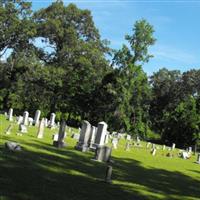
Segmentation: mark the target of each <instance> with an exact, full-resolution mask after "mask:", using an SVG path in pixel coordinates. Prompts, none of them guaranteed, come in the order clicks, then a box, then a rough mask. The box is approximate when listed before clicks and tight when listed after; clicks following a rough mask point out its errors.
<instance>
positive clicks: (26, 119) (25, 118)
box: [22, 111, 29, 126]
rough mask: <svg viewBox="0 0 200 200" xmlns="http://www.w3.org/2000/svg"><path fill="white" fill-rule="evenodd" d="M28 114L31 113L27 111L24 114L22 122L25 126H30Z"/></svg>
mask: <svg viewBox="0 0 200 200" xmlns="http://www.w3.org/2000/svg"><path fill="white" fill-rule="evenodd" d="M28 116H29V113H28V112H27V111H25V112H24V114H23V120H22V124H23V125H25V126H28Z"/></svg>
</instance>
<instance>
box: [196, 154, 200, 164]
mask: <svg viewBox="0 0 200 200" xmlns="http://www.w3.org/2000/svg"><path fill="white" fill-rule="evenodd" d="M197 164H200V153H198V154H197Z"/></svg>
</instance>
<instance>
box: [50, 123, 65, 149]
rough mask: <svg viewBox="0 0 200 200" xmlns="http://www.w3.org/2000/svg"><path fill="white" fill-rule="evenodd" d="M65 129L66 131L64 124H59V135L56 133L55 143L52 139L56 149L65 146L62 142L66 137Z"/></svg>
mask: <svg viewBox="0 0 200 200" xmlns="http://www.w3.org/2000/svg"><path fill="white" fill-rule="evenodd" d="M65 129H66V122H65V121H62V122H61V124H60V128H59V133H58V136H57V141H56V140H55V138H54V141H53V146H55V147H58V148H62V147H64V146H66V144H65V142H64V139H65V137H66V133H65Z"/></svg>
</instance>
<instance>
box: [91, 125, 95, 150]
mask: <svg viewBox="0 0 200 200" xmlns="http://www.w3.org/2000/svg"><path fill="white" fill-rule="evenodd" d="M96 134H97V128H96V127H95V126H92V127H91V132H90V147H92V146H93V144H94V142H95V137H96Z"/></svg>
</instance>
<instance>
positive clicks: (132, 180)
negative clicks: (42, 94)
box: [0, 114, 200, 200]
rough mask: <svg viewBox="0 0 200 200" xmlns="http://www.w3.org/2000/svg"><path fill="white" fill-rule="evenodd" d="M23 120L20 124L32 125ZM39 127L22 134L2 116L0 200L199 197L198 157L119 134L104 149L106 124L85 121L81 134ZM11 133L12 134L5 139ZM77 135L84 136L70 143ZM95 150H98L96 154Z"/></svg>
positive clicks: (62, 126) (41, 122) (15, 123)
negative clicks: (6, 131)
mask: <svg viewBox="0 0 200 200" xmlns="http://www.w3.org/2000/svg"><path fill="white" fill-rule="evenodd" d="M26 117H27V115H24V118H26ZM24 118H23V120H21V121H22V122H21V123H22V124H24V123H25V122H26V123H28V122H27V121H26V120H24ZM18 119H19V118H18ZM51 119H52V118H51ZM37 122H38V123H37V124H39V125H37V126H36V124H35V125H31V126H29V125H28V124H27V125H26V129H27V130H26V132H24V131H23V130H20V129H19V125H18V121H17V117H14V116H13V115H12V120H10V116H9V117H8V118H7V119H6V116H5V115H3V114H2V115H0V123H1V124H0V131H1V134H0V153H1V156H0V174H1V179H0V185H1V190H0V197H1V198H0V199H8V200H10V199H20V200H26V199H41V200H44V199H48V200H49V199H50V200H51V199H52V200H53V199H63V200H64V199H75V200H76V199H77V200H78V199H93V198H95V199H113V200H114V199H127V200H128V199H150V200H151V199H152V200H154V199H188V200H189V199H191V200H192V199H196V200H197V199H199V197H200V190H199V188H200V154H198V153H196V154H195V155H194V152H191V153H190V157H189V158H188V159H186V158H185V159H184V157H182V156H181V155H182V151H181V150H180V149H176V148H175V144H172V147H166V148H164V149H163V147H162V146H161V145H155V144H150V143H149V142H148V143H147V142H144V141H138V140H139V139H138V138H135V139H133V138H131V136H130V135H127V137H124V138H121V139H117V138H116V137H115V135H116V134H113V136H112V135H110V138H109V141H108V143H107V144H105V138H106V137H105V135H106V134H107V128H109V127H107V124H106V123H105V122H100V123H99V125H98V126H97V128H95V127H94V126H92V125H91V124H90V123H89V122H87V121H83V124H82V127H81V129H80V130H79V129H76V128H73V127H68V126H67V125H66V123H65V122H61V123H60V127H57V126H56V125H55V121H54V122H52V121H51V120H49V124H51V126H52V124H54V128H53V129H52V127H50V126H49V125H47V126H45V124H44V118H42V119H41V118H40V119H38V120H37ZM8 127H12V128H11V129H10V130H9V134H6V133H5V130H7V129H8ZM92 127H93V128H92ZM94 129H97V130H96V133H95V134H96V137H95V139H94V138H91V137H94V136H90V133H91V134H94V131H93V130H94ZM73 134H74V135H80V136H79V137H77V136H76V137H72V136H73ZM53 135H54V138H53ZM55 135H57V137H56V138H55ZM102 135H103V137H102ZM91 139H92V140H93V144H91V143H90V141H91ZM134 140H135V141H134ZM116 141H117V142H116ZM127 142H128V144H129V148H128V150H127V149H126V148H127V147H126V146H127ZM134 142H135V144H134ZM138 142H140V147H138V144H137V143H138ZM116 144H117V145H116ZM93 146H96V147H97V150H96V152H95V151H94V150H93V148H94V147H93ZM90 147H92V148H90ZM190 151H191V149H190ZM184 153H189V151H184ZM168 154H171V155H173V156H171V157H169V156H168Z"/></svg>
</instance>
